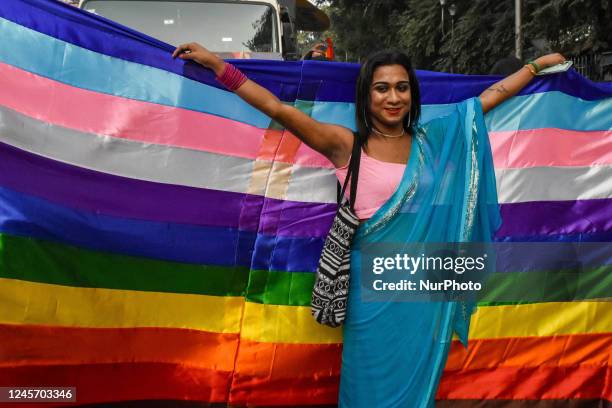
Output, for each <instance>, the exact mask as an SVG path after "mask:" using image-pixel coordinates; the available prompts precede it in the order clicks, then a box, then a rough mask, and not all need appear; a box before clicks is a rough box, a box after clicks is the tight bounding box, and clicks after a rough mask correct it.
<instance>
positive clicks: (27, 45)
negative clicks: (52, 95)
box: [0, 18, 270, 128]
mask: <svg viewBox="0 0 612 408" xmlns="http://www.w3.org/2000/svg"><path fill="white" fill-rule="evenodd" d="M0 38H2V45H1V46H0V61H3V62H5V63H7V64H10V65H13V66H16V67H19V68H21V69H23V70H26V71H29V72H32V73H35V74H38V75H41V76H44V77H47V78H50V79H53V80H56V81H59V82H63V83H65V84H68V85H72V86H75V87H79V88H83V89H88V90H91V91H96V92H101V93H105V94H110V95H115V96H121V97H125V98H130V99H136V100H140V101H145V102H153V103H157V104H160V105H166V106H174V107H180V108H184V109H189V110H194V111H199V112H206V113H210V114H213V115H217V116H223V117H227V118H229V119H233V120H236V121H240V122H244V123H248V124H250V125H253V126H257V127H260V128H267V127H268V125H269V124H270V118H268V117H267V116H266V115H264V114H263V113H261V112H259V111H258V110H256V109H255V108H253V107H251V106H250V105H248V104H247V103H246V102H244V101H242V100H241V99H240V98H239V97H238V96H237V95H235V94H233V93H230V92H226V91H223V90H220V89H217V88H214V87H211V86H208V85H205V84H202V83H200V82H196V81H193V80H191V79H188V78H185V77H182V76H180V75H176V74H173V73H170V72H167V71H164V70H161V69H158V68H152V67H149V66H146V65H141V64H136V63H133V62H128V61H124V60H121V59H117V58H114V57H109V56H107V55H102V54H98V53H96V52H93V51H90V50H87V49H85V48H81V47H78V46H75V45H73V44H70V43H66V42H64V41H61V40H58V39H55V38H53V37H50V36H48V35H45V34H41V33H39V32H37V31H34V30H30V29H28V28H25V27H23V26H20V25H17V24H15V23H12V22H10V21H8V20H6V19H3V18H0ZM118 46H119V45H118ZM168 58H170V55H168Z"/></svg>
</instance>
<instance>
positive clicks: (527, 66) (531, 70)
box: [523, 64, 538, 76]
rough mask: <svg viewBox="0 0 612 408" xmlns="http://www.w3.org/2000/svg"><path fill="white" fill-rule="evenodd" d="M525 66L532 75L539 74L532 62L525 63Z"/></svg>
mask: <svg viewBox="0 0 612 408" xmlns="http://www.w3.org/2000/svg"><path fill="white" fill-rule="evenodd" d="M523 68H527V70H528V71H529V72H531V75H533V76H536V75H537V74H538V73H537V72H536V70H535V68H534V67H533V65H531V64H525V65H524V66H523Z"/></svg>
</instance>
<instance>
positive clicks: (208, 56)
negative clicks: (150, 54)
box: [172, 42, 225, 76]
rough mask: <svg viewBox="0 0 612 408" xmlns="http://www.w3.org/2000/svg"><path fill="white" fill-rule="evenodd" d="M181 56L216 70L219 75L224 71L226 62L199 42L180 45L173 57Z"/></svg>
mask: <svg viewBox="0 0 612 408" xmlns="http://www.w3.org/2000/svg"><path fill="white" fill-rule="evenodd" d="M176 57H179V58H180V59H184V60H191V61H195V62H197V63H198V64H201V65H203V66H205V67H206V68H209V69H212V70H213V71H215V74H216V75H217V76H219V75H221V74H222V73H223V69H224V67H225V62H223V60H222V59H221V58H219V57H218V56H216V55H215V54H213V53H212V52H210V51H208V50H207V49H206V48H204V47H202V46H201V45H200V44H198V43H194V42H193V43H188V44H181V45H179V46H178V47H177V48H176V49H175V50H174V52H173V53H172V58H176Z"/></svg>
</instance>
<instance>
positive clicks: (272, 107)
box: [172, 43, 353, 167]
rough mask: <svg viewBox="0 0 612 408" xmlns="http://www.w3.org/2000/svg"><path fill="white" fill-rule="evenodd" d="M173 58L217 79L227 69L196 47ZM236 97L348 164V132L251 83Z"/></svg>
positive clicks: (184, 49)
mask: <svg viewBox="0 0 612 408" xmlns="http://www.w3.org/2000/svg"><path fill="white" fill-rule="evenodd" d="M172 57H173V58H176V57H179V58H181V59H184V60H192V61H195V62H197V63H199V64H201V65H203V66H205V67H206V68H209V69H211V70H213V71H214V72H215V74H216V75H217V76H218V77H219V76H221V75H222V74H223V71H224V69H225V62H224V61H223V60H222V59H221V58H219V57H218V56H216V55H215V54H213V53H212V52H210V51H208V50H207V49H206V48H204V47H202V46H201V45H199V44H197V43H190V44H183V45H181V46H179V47H178V48H177V49H176V50H175V51H174V53H173V54H172ZM235 93H236V94H237V95H238V96H240V97H241V98H242V99H243V100H244V101H246V102H247V103H248V104H249V105H251V106H253V107H255V108H256V109H258V110H260V111H261V112H263V113H265V114H266V115H268V116H269V117H271V118H272V119H274V120H276V121H277V122H279V123H280V124H282V125H283V126H284V127H286V128H287V129H289V130H290V131H291V132H292V133H293V134H295V135H296V136H297V137H299V138H300V140H302V141H303V142H304V143H306V144H307V145H308V146H310V147H311V148H312V149H314V150H316V151H317V152H319V153H321V154H323V155H324V156H326V157H327V158H328V159H329V160H330V161H331V162H332V163H334V164H335V165H336V167H340V166H343V165H344V164H346V161H347V160H348V158H349V156H350V152H351V148H352V145H353V135H352V133H351V131H350V130H349V129H346V128H344V127H342V126H337V125H330V124H326V123H321V122H318V121H316V120H314V119H313V118H311V117H310V116H308V115H306V114H305V113H304V112H302V111H300V110H299V109H296V108H294V107H293V106H289V105H286V104H284V103H282V102H281V101H280V100H279V99H278V98H277V97H276V96H275V95H274V94H272V93H271V92H270V91H268V90H267V89H265V88H264V87H262V86H260V85H258V84H256V83H255V82H253V81H250V80H247V81H246V82H245V83H244V84H242V85H241V86H240V87H239V88H238V89H236V90H235Z"/></svg>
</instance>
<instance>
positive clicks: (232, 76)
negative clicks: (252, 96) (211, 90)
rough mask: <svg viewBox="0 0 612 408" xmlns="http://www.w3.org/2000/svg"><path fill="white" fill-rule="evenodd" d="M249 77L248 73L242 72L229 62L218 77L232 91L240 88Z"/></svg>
mask: <svg viewBox="0 0 612 408" xmlns="http://www.w3.org/2000/svg"><path fill="white" fill-rule="evenodd" d="M247 79H248V78H247V77H246V75H244V74H243V73H242V72H240V70H239V69H238V68H236V67H235V66H233V65H232V64H230V63H227V62H226V63H225V67H224V68H223V73H222V74H221V75H219V76H218V77H217V81H219V83H220V84H221V85H223V86H224V87H226V88H227V89H229V90H230V91H232V92H234V91H235V90H236V89H238V88H240V86H241V85H242V84H244V83H245V82H246V81H247Z"/></svg>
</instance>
